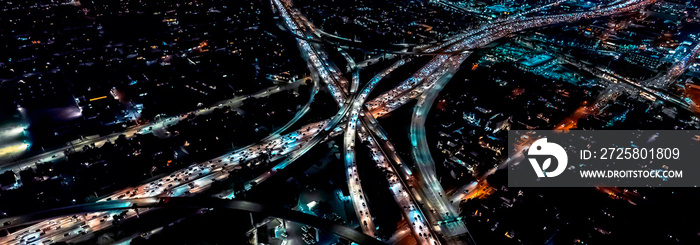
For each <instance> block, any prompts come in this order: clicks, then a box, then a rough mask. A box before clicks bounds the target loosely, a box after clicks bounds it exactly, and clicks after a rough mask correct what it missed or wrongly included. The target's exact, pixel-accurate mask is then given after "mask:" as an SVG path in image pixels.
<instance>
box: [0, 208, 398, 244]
mask: <svg viewBox="0 0 700 245" xmlns="http://www.w3.org/2000/svg"><path fill="white" fill-rule="evenodd" d="M136 207H138V208H156V207H180V208H202V207H206V208H221V209H231V210H238V211H245V212H254V213H263V214H266V215H270V216H273V217H278V218H282V219H286V220H291V221H295V222H299V223H303V224H308V225H311V226H314V227H317V228H320V229H323V230H325V231H328V232H331V233H333V234H336V235H338V236H340V237H343V238H345V239H348V240H350V241H352V242H355V243H358V244H368V245H379V244H384V243H382V242H380V241H378V240H376V239H374V238H372V237H369V236H367V235H364V234H362V233H360V232H357V231H355V230H354V229H351V228H348V227H345V226H342V225H337V224H334V223H332V222H330V221H328V220H325V219H323V218H320V217H316V216H313V215H309V214H305V213H302V212H298V211H293V210H289V209H285V208H281V207H275V206H271V205H264V204H260V203H255V202H250V201H239V200H222V199H211V198H182V197H180V198H176V197H165V198H137V199H128V200H115V201H107V202H99V203H88V204H82V205H75V206H68V207H63V208H57V209H51V210H45V211H42V212H38V213H34V214H29V215H24V216H18V217H10V218H5V219H0V221H1V222H2V223H6V222H11V223H12V224H13V225H8V226H3V228H8V227H12V226H16V225H20V224H25V223H30V222H34V221H37V220H48V219H52V218H56V217H61V216H68V215H77V214H81V213H85V212H119V211H122V210H125V209H134V208H136ZM108 210H116V211H108Z"/></svg>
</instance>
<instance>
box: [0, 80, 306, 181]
mask: <svg viewBox="0 0 700 245" xmlns="http://www.w3.org/2000/svg"><path fill="white" fill-rule="evenodd" d="M305 80H306V79H305V78H302V79H298V80H297V81H296V82H294V83H290V84H285V85H282V86H280V87H278V88H268V89H264V90H261V91H258V92H257V93H253V94H250V95H243V96H236V97H234V98H232V99H229V100H223V101H220V102H218V103H215V105H213V106H211V107H207V108H204V109H198V110H196V111H191V112H188V113H183V114H180V115H176V116H172V117H168V118H164V119H162V120H158V121H154V122H150V123H147V124H143V125H137V126H132V127H129V128H127V129H126V130H125V131H124V132H117V133H112V134H109V135H105V136H101V137H97V138H92V139H88V140H84V141H80V142H77V143H73V145H72V146H65V147H62V148H59V149H56V150H52V151H48V152H45V153H42V154H39V155H36V156H31V157H28V158H25V159H20V160H19V161H14V162H2V163H0V172H5V171H8V170H12V171H20V170H22V169H26V168H29V167H34V166H35V165H36V163H37V162H48V161H54V160H56V159H62V158H64V157H65V155H64V151H65V150H67V149H71V148H74V149H75V150H76V151H80V150H81V149H82V147H83V146H86V145H91V144H95V146H97V147H100V146H101V145H102V144H104V143H105V142H114V141H115V140H116V139H117V138H118V137H119V135H122V134H123V135H126V137H127V138H130V137H133V136H134V135H135V134H146V133H150V132H153V131H159V130H160V131H162V130H164V128H166V127H167V125H172V124H175V123H177V122H179V121H180V120H183V119H185V117H186V115H187V114H190V113H194V114H195V115H206V114H209V113H211V112H212V111H213V110H214V109H215V108H222V107H225V106H228V107H231V108H236V107H239V106H240V105H241V104H242V103H243V102H244V101H245V100H246V99H248V98H264V97H267V96H269V95H272V94H275V93H279V92H281V91H285V90H289V89H296V88H297V87H298V86H299V85H300V84H302V83H303V82H304V81H305Z"/></svg>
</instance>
